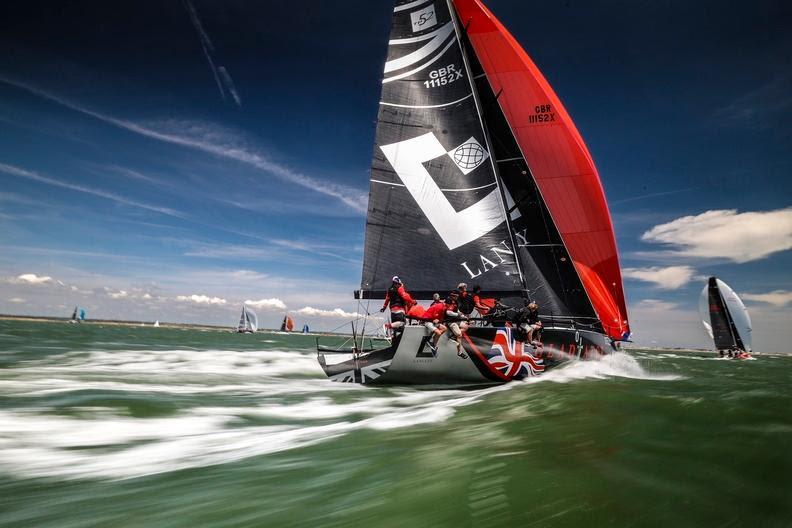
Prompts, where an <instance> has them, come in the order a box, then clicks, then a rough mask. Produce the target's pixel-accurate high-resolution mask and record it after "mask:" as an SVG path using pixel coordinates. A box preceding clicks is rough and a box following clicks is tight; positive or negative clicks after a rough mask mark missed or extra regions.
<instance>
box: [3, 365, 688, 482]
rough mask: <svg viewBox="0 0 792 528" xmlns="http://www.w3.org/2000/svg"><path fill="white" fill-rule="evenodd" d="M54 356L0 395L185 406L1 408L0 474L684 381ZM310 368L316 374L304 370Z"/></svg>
mask: <svg viewBox="0 0 792 528" xmlns="http://www.w3.org/2000/svg"><path fill="white" fill-rule="evenodd" d="M51 360H52V358H49V359H48V360H47V362H46V364H45V363H42V362H39V363H38V364H29V365H28V366H25V367H20V368H15V369H13V371H14V375H13V377H11V378H9V379H0V394H4V395H8V394H13V395H15V396H19V395H23V396H34V397H36V398H41V397H43V398H46V397H47V396H48V395H51V394H57V393H61V392H70V391H81V390H86V389H93V390H100V391H121V392H125V393H131V394H135V393H141V392H144V393H149V394H150V395H149V396H145V398H151V402H152V403H154V402H158V401H160V400H162V401H168V400H169V399H171V400H174V401H176V402H178V406H179V411H178V412H176V413H175V414H174V415H172V416H160V417H147V418H137V417H134V416H130V415H128V414H125V413H126V412H127V409H126V407H123V406H122V407H120V408H119V407H108V406H106V405H107V404H106V402H105V401H104V400H103V396H102V395H100V396H98V397H97V398H95V399H93V400H91V401H90V403H86V405H85V406H82V407H80V406H74V404H73V403H72V404H71V406H69V407H68V410H69V412H70V414H71V415H68V416H67V415H62V414H57V413H54V412H52V408H51V407H48V406H47V404H46V403H45V401H46V400H44V401H42V400H40V399H39V400H36V405H37V407H36V406H26V407H24V408H19V409H16V410H0V423H2V424H3V435H1V436H0V471H3V472H5V473H8V474H11V475H14V476H19V477H31V478H32V477H57V478H65V479H75V478H105V479H124V478H133V477H140V476H144V475H150V474H155V473H164V472H170V471H177V470H180V469H187V468H194V467H203V466H208V465H215V464H223V463H229V462H234V461H238V460H242V459H245V458H248V457H253V456H260V455H266V454H270V453H276V452H280V451H285V450H291V449H298V448H301V447H306V446H310V445H313V444H317V443H320V442H326V441H328V440H330V439H334V438H337V437H339V436H342V435H346V434H350V433H351V432H353V431H356V430H360V429H371V430H379V431H381V430H390V429H397V428H403V427H410V426H416V425H420V424H432V423H439V422H443V421H446V420H448V419H450V418H451V417H452V416H453V415H454V414H455V412H456V410H457V409H458V408H460V407H463V406H468V405H473V404H475V403H477V402H479V401H480V400H481V399H482V398H486V397H488V396H490V395H492V394H494V393H496V392H500V391H507V390H524V389H526V388H527V387H528V386H532V385H533V384H536V383H546V382H551V383H569V382H574V381H576V380H584V379H604V378H609V377H626V378H632V379H646V380H674V379H680V377H679V376H674V375H668V374H658V373H652V372H648V371H646V370H645V369H644V368H643V367H642V366H641V364H640V363H639V362H638V361H636V360H635V359H634V358H632V357H630V356H629V355H627V354H623V353H620V354H613V355H609V356H606V357H604V358H603V359H602V360H600V361H574V362H570V363H568V364H566V365H564V366H562V367H560V368H556V369H554V370H551V371H550V372H548V373H546V374H544V375H543V376H540V377H536V378H530V379H529V380H526V381H525V382H523V383H520V382H516V383H511V384H506V385H500V386H494V387H488V388H484V389H478V390H458V389H444V390H433V391H426V390H418V389H413V388H405V387H391V388H367V387H362V386H359V385H354V384H346V383H335V382H331V381H329V380H327V379H325V378H324V375H323V374H321V370H320V369H319V367H318V365H317V364H316V361H315V359H314V357H313V355H312V354H303V353H295V352H284V351H244V352H237V351H233V352H231V351H221V350H210V351H203V352H198V351H192V350H167V351H162V350H158V351H120V352H119V351H114V352H108V351H91V352H89V353H82V354H66V355H62V356H60V357H59V358H58V360H57V361H56V362H55V363H56V364H52V361H51ZM306 372H309V373H315V374H316V375H315V376H314V377H302V378H298V377H294V374H300V375H303V376H304V375H305V374H306ZM170 395H175V396H173V397H171V396H170ZM184 395H196V396H195V397H194V398H191V399H188V400H184V398H183V396H184ZM177 397H178V398H177ZM191 403H192V404H194V405H195V406H193V407H188V405H189V404H191Z"/></svg>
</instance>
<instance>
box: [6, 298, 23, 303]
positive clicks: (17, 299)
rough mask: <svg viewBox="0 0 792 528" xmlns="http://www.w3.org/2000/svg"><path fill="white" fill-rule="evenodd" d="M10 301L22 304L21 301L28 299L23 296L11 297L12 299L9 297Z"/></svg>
mask: <svg viewBox="0 0 792 528" xmlns="http://www.w3.org/2000/svg"><path fill="white" fill-rule="evenodd" d="M8 302H10V303H14V304H21V303H23V302H26V301H25V299H23V298H22V297H11V298H10V299H8Z"/></svg>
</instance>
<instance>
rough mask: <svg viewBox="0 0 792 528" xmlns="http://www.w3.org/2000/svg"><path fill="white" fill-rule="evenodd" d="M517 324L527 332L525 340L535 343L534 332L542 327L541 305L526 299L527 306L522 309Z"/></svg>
mask: <svg viewBox="0 0 792 528" xmlns="http://www.w3.org/2000/svg"><path fill="white" fill-rule="evenodd" d="M517 326H518V327H519V328H520V329H521V330H523V331H524V332H525V334H526V339H525V340H526V341H527V342H528V343H531V344H534V342H533V336H534V332H538V331H539V330H540V329H541V328H542V321H540V320H539V305H538V304H536V303H535V302H533V301H529V300H528V299H525V307H524V308H523V309H522V310H520V314H519V319H518V321H517Z"/></svg>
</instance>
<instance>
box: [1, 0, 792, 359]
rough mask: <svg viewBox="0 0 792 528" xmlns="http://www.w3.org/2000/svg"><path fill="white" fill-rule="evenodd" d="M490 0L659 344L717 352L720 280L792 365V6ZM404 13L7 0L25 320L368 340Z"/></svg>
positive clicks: (7, 288) (4, 76)
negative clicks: (594, 174)
mask: <svg viewBox="0 0 792 528" xmlns="http://www.w3.org/2000/svg"><path fill="white" fill-rule="evenodd" d="M487 5H488V6H489V7H490V9H491V10H492V11H493V12H494V13H495V14H496V15H497V16H498V17H499V18H500V20H501V21H502V22H503V23H504V24H505V25H506V27H507V28H509V29H510V30H511V31H512V33H513V34H514V35H515V37H516V38H517V39H518V41H519V42H520V43H521V44H522V45H523V46H524V48H525V49H526V51H527V52H528V53H529V54H530V55H531V57H532V58H533V59H534V61H535V62H536V63H537V65H538V66H539V68H540V69H542V71H543V73H544V74H545V76H546V77H547V78H548V80H549V82H550V83H551V85H552V86H553V87H554V89H555V91H556V93H557V94H558V95H559V97H560V98H561V100H562V101H563V102H564V104H565V105H566V107H567V110H568V111H569V113H570V114H571V116H572V118H573V119H574V120H575V122H576V124H577V126H578V128H579V130H580V132H581V134H582V136H583V137H584V139H585V141H586V143H587V145H588V147H589V150H590V151H591V153H592V155H593V157H594V160H595V162H596V163H597V166H598V169H599V172H600V176H601V178H602V182H603V186H604V188H605V192H606V196H607V198H608V202H609V204H610V208H611V214H612V216H613V221H614V226H615V231H616V238H617V243H618V246H619V250H620V256H621V265H622V268H623V274H624V284H625V288H626V292H627V300H628V307H629V315H630V322H631V326H632V329H633V332H634V339H635V340H636V342H637V343H639V344H644V345H663V346H697V347H706V346H708V342H707V339H706V336H705V334H704V332H703V329H702V328H701V325H700V323H699V319H698V316H697V314H696V306H697V300H698V294H699V292H700V290H701V289H702V287H703V286H704V283H705V280H706V278H707V277H708V276H710V275H717V276H718V277H720V278H721V279H722V280H724V281H726V282H727V283H728V284H730V285H731V286H732V287H733V288H734V289H735V291H737V292H738V293H739V294H740V295H741V296H742V297H743V299H744V300H745V301H746V304H747V306H748V309H749V311H750V313H751V315H752V317H753V321H754V345H755V348H756V349H757V350H764V351H777V352H787V351H792V350H791V349H790V347H789V344H788V341H789V338H790V337H792V330H790V328H792V315H790V307H792V276H791V275H790V271H789V270H790V269H792V252H790V251H789V250H790V248H792V178H791V177H790V172H792V133H791V132H792V32H790V31H788V28H789V27H792V7H790V4H789V3H788V2H783V1H751V2H748V1H743V2H720V1H718V2H716V1H701V2H695V5H691V3H690V2H684V1H681V0H680V1H677V0H667V1H663V2H648V1H635V0H631V1H626V0H625V1H617V0H610V1H602V2H582V1H573V0H568V1H564V2H543V3H538V2H525V1H522V0H520V1H517V0H489V1H488V2H487ZM391 7H392V6H391V3H390V2H388V1H382V2H371V1H369V0H366V1H347V2H344V3H343V4H342V5H341V4H340V3H333V2H316V1H310V0H292V1H291V2H288V3H285V2H275V1H259V2H251V1H242V0H232V1H226V2H209V1H200V0H190V1H184V2H182V1H166V2H151V1H140V2H93V1H79V0H78V1H74V2H49V1H39V0H31V1H27V2H10V3H9V2H6V3H4V4H3V5H1V6H0V48H2V49H3V50H4V52H3V53H2V54H0V313H6V314H31V315H50V316H68V315H69V314H70V313H71V310H72V308H73V306H74V305H76V304H79V305H80V306H83V307H85V309H86V311H87V312H88V316H89V317H93V318H103V319H130V320H144V321H152V320H155V319H159V320H163V321H174V322H193V323H211V324H227V325H229V326H230V325H232V324H235V322H236V320H237V318H238V313H239V310H240V306H241V304H242V303H244V302H248V303H249V304H250V305H251V306H252V307H254V309H256V310H257V312H258V314H259V319H260V320H261V321H262V323H263V326H270V327H272V326H276V325H277V324H279V321H280V319H281V318H282V317H283V314H284V313H285V312H286V311H287V310H289V311H291V312H292V313H294V314H295V315H296V318H297V322H298V325H300V324H302V323H303V322H306V323H308V324H310V325H312V326H313V327H314V328H318V329H331V328H334V327H336V326H338V325H341V324H343V323H344V321H345V319H344V317H348V316H349V315H350V314H352V313H354V312H356V311H359V310H361V308H359V307H358V306H357V303H356V301H355V300H354V299H353V298H352V292H353V290H354V289H356V288H357V287H358V286H359V283H360V270H361V260H362V252H363V235H364V233H363V231H364V223H365V217H364V215H365V209H366V200H367V195H368V178H369V176H368V171H369V166H370V162H371V153H372V148H373V137H374V127H375V119H376V112H377V102H378V99H379V90H380V86H381V85H380V81H381V76H382V67H383V63H384V59H385V52H386V47H387V40H388V31H389V27H390V10H391Z"/></svg>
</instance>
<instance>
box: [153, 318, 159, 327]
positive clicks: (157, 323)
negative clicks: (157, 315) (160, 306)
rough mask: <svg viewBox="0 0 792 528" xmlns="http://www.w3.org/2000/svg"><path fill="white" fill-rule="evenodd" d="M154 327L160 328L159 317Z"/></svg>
mask: <svg viewBox="0 0 792 528" xmlns="http://www.w3.org/2000/svg"><path fill="white" fill-rule="evenodd" d="M154 328H159V319H157V320H156V321H154Z"/></svg>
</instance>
